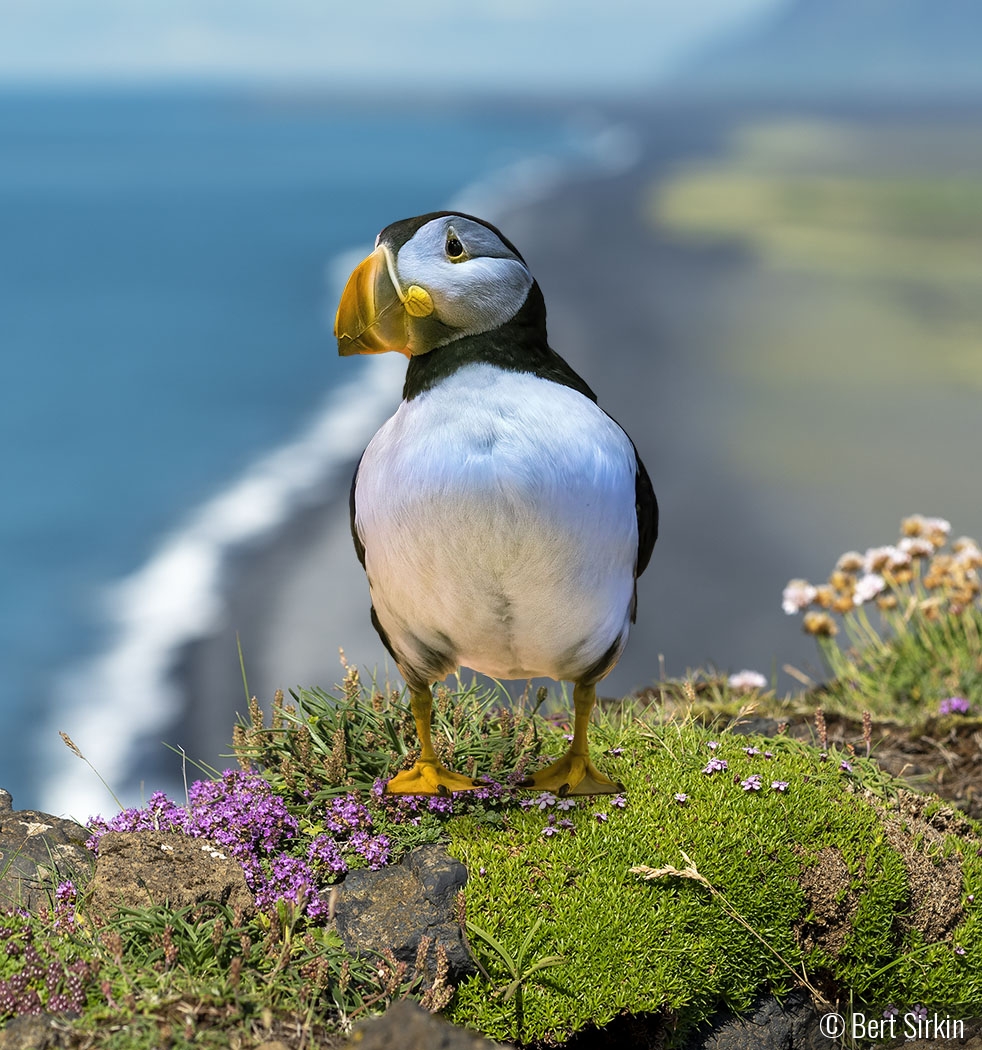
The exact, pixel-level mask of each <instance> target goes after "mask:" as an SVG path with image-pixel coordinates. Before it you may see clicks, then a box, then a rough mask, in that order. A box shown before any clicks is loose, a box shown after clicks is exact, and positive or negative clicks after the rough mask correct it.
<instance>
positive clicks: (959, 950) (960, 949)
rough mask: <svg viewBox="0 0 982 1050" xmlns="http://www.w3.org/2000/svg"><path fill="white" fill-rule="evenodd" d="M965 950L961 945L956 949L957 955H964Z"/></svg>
mask: <svg viewBox="0 0 982 1050" xmlns="http://www.w3.org/2000/svg"><path fill="white" fill-rule="evenodd" d="M964 954H965V949H964V948H963V947H962V946H961V945H960V944H959V945H957V946H956V948H955V955H964Z"/></svg>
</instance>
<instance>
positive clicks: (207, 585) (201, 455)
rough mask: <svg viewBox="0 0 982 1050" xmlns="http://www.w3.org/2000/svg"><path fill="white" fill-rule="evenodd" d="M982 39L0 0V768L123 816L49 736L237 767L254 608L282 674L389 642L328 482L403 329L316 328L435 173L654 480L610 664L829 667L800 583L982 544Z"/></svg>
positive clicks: (853, 10)
mask: <svg viewBox="0 0 982 1050" xmlns="http://www.w3.org/2000/svg"><path fill="white" fill-rule="evenodd" d="M339 7H340V8H343V9H336V8H339ZM980 54H982V8H980V7H979V6H978V4H977V3H975V2H974V0H690V2H689V3H687V4H684V5H679V4H677V3H674V2H671V0H609V2H608V3H605V4H604V5H602V10H601V9H600V7H599V5H595V4H591V3H586V2H576V0H565V2H562V3H561V2H559V0H521V2H518V0H516V2H509V0H495V2H493V3H492V2H490V0H488V2H483V0H481V2H474V3H471V4H469V5H466V9H465V8H463V7H462V5H459V4H453V3H451V2H450V0H421V2H420V3H417V4H415V5H413V6H412V8H411V9H408V8H407V7H406V5H404V4H396V3H393V2H390V0H376V3H374V4H373V5H372V6H371V10H370V13H368V12H365V11H363V10H362V9H360V8H359V7H358V5H324V4H321V3H316V2H314V0H281V2H280V3H278V4H276V5H273V4H267V3H259V2H254V0H235V2H233V0H195V2H191V0H168V2H166V3H165V2H163V0H145V2H138V3H134V2H132V0H87V3H86V4H85V5H78V4H76V3H74V2H72V0H48V2H46V3H45V4H43V5H40V4H37V3H35V2H34V0H0V397H2V399H3V411H2V412H0V441H2V445H0V447H2V451H0V661H2V667H3V672H4V673H3V675H2V677H0V725H2V727H3V730H4V731H3V733H0V786H2V787H4V788H6V789H7V790H9V791H11V792H12V793H13V795H14V798H15V804H16V805H20V806H24V807H27V806H32V807H45V808H48V809H50V810H51V811H54V812H69V813H72V814H73V815H75V816H78V817H85V816H87V815H88V814H89V813H91V812H96V811H106V810H111V808H112V802H111V799H110V797H109V795H108V794H107V793H106V791H105V789H104V788H102V787H101V786H100V785H99V783H98V781H97V780H96V778H95V777H94V775H93V774H92V773H91V772H90V771H89V770H88V769H87V768H86V767H85V766H84V765H83V764H82V763H81V762H79V761H78V759H77V758H76V757H75V756H74V755H72V754H71V753H70V752H69V751H68V750H67V749H65V748H64V747H63V746H62V744H61V741H60V739H59V737H58V733H59V731H64V732H67V733H68V734H69V735H70V736H71V737H72V739H73V740H74V741H75V743H76V744H77V746H78V747H79V748H80V749H81V750H82V752H84V753H85V755H86V757H87V758H89V759H90V760H91V761H92V763H93V765H95V766H96V768H97V769H98V770H99V773H100V774H102V776H103V777H105V778H106V780H108V781H109V782H110V784H111V785H112V786H113V787H114V789H116V790H117V792H118V793H120V794H121V796H122V797H124V799H125V800H126V801H128V802H131V803H132V802H136V801H138V800H139V799H140V798H141V797H142V796H145V795H147V794H149V793H150V791H152V790H155V789H158V788H166V789H169V790H177V789H178V788H179V785H180V783H181V779H182V775H183V774H182V759H181V756H180V754H179V753H178V754H175V752H174V751H173V750H170V749H168V747H165V746H164V744H163V743H162V741H163V742H166V744H167V745H169V747H170V748H175V749H177V750H178V752H179V751H180V749H184V751H186V753H187V756H188V758H189V759H191V760H201V761H204V762H208V763H211V764H213V765H217V766H219V767H221V766H223V765H224V764H226V763H225V762H224V761H223V760H222V758H221V756H222V755H223V754H227V753H228V742H229V739H230V734H231V725H232V723H233V721H234V717H235V712H236V711H238V710H242V709H243V708H244V701H245V692H244V689H243V684H242V680H241V674H240V666H239V655H238V650H237V639H238V641H239V642H240V643H241V646H242V652H243V658H244V665H245V670H246V675H247V678H248V690H249V691H250V692H252V693H255V694H257V695H258V696H259V697H260V699H261V700H263V701H268V700H269V699H270V697H271V695H272V691H273V690H274V689H275V688H278V687H282V688H284V689H287V690H288V689H289V688H290V687H292V686H296V685H304V686H308V685H318V684H319V685H323V686H325V687H330V686H331V685H332V684H333V683H334V682H335V681H337V680H338V678H339V677H340V676H341V674H342V670H341V666H340V664H339V658H338V647H339V646H343V647H344V648H345V651H346V653H347V657H348V658H349V659H350V660H352V661H354V662H357V663H359V664H360V665H361V666H362V667H363V669H364V674H365V676H366V677H367V676H368V675H369V674H370V673H371V672H372V671H373V670H374V669H375V668H377V669H378V674H379V676H380V678H383V679H384V678H385V677H386V676H387V675H391V676H394V669H393V668H391V667H389V666H387V664H386V662H385V654H384V651H383V650H382V649H381V646H380V645H379V644H378V643H377V640H376V639H375V638H374V635H373V632H372V631H371V628H370V626H369V625H368V593H367V585H366V583H365V580H364V577H363V575H362V573H361V569H360V567H359V566H358V564H357V562H356V561H355V558H354V554H353V551H352V550H351V547H350V538H349V537H348V535H347V529H348V526H347V488H348V483H349V479H350V474H351V469H352V467H353V464H354V462H355V461H356V459H357V456H358V455H359V453H360V452H361V449H362V448H363V447H364V445H365V444H366V443H367V441H368V440H369V438H370V437H371V435H372V433H374V431H375V429H376V428H377V427H378V425H379V424H380V423H381V422H382V420H383V419H384V418H385V417H386V416H387V415H388V414H389V413H390V412H391V411H392V409H393V408H394V406H395V404H396V403H397V401H398V398H399V391H400V388H401V379H402V372H403V370H404V364H403V363H402V361H401V359H400V360H399V361H395V360H385V359H372V360H357V361H351V360H346V361H343V362H342V361H340V360H338V358H337V356H336V350H335V346H334V343H333V339H332V336H331V323H332V320H333V311H334V307H335V304H336V301H337V295H338V293H339V291H340V287H341V285H342V282H343V280H344V278H345V276H346V274H347V272H348V271H349V270H350V268H351V266H352V265H353V263H354V262H357V260H358V259H359V258H360V257H361V256H362V255H363V254H364V253H366V252H367V251H368V250H369V249H370V248H371V245H372V242H373V240H374V237H375V234H376V233H377V232H378V230H379V229H381V228H382V227H383V226H385V225H387V224H388V223H389V222H391V221H394V220H395V219H398V218H403V217H406V216H409V215H413V214H418V213H422V212H425V211H429V210H433V209H438V208H444V207H448V206H451V207H457V208H462V209H466V210H469V211H473V212H476V213H477V214H480V215H483V216H484V217H486V218H488V219H491V220H492V221H494V222H497V223H498V224H500V225H501V226H502V228H503V229H504V231H505V233H506V234H507V235H508V236H509V237H510V238H511V239H512V240H513V241H515V242H516V243H517V244H518V246H519V248H520V250H521V251H522V252H523V254H524V255H525V257H526V259H527V260H528V262H529V264H530V266H531V268H532V270H533V272H534V273H535V275H536V276H537V278H538V280H539V283H540V285H541V286H542V288H543V292H544V294H545V297H546V302H547V305H548V308H549V317H550V336H551V342H552V344H553V346H554V347H555V348H556V349H557V350H558V351H559V352H560V353H562V354H563V355H564V356H566V357H567V358H568V359H569V360H570V362H571V363H572V364H573V365H574V367H575V368H577V369H578V370H579V371H581V372H582V374H583V375H584V376H585V378H586V379H587V380H588V382H590V384H591V385H592V386H593V387H594V389H595V390H596V391H597V393H598V394H599V397H600V402H601V404H602V405H603V406H604V407H605V408H606V409H607V410H608V411H609V412H610V413H611V414H612V415H613V416H614V417H615V418H617V419H618V420H619V421H620V422H621V423H622V424H623V425H624V427H625V428H626V429H627V430H628V432H629V433H630V434H631V436H632V437H633V438H634V441H635V443H636V445H637V446H638V448H639V451H640V452H641V455H642V457H643V458H644V460H645V462H646V464H647V466H648V470H649V472H650V474H651V475H652V478H653V480H654V484H655V488H656V491H657V493H658V496H659V501H660V504H661V509H662V531H661V538H660V540H659V544H658V547H657V548H656V551H655V555H654V558H653V561H652V564H651V567H650V568H649V570H648V572H647V573H646V575H645V576H644V578H643V580H642V585H641V588H640V611H639V617H638V624H637V629H636V631H635V633H634V635H633V637H632V641H631V643H630V646H629V648H628V651H627V653H626V654H625V656H624V658H623V660H622V661H621V664H620V665H619V666H618V668H617V669H616V670H615V672H614V673H613V674H612V675H611V676H610V678H609V679H608V680H606V682H605V683H604V685H603V691H604V692H605V693H607V694H608V695H616V694H618V693H620V694H623V693H626V692H628V691H630V690H633V689H636V688H641V687H644V686H646V685H650V684H651V683H652V682H653V681H654V680H655V679H657V678H658V677H660V676H662V675H664V674H671V675H681V674H683V673H685V672H686V670H687V669H694V668H698V667H702V668H706V667H710V666H714V667H716V668H718V669H719V670H721V671H725V672H729V671H737V670H740V669H742V668H752V669H756V670H758V671H761V672H762V673H764V674H765V675H766V676H767V677H768V678H769V679H770V680H771V681H772V682H773V683H774V685H775V686H777V687H778V688H780V689H790V688H793V687H797V686H798V684H799V683H800V681H801V680H802V678H803V677H804V678H807V677H810V678H813V679H820V678H821V676H822V674H823V669H822V667H821V665H820V662H819V660H818V653H817V649H816V648H815V646H814V643H813V641H812V640H811V639H809V638H807V637H805V636H803V635H802V634H801V631H800V626H799V623H798V621H797V618H791V617H786V616H784V614H783V613H782V611H781V590H782V588H783V586H784V584H785V583H786V582H787V580H788V579H789V578H790V577H796V576H805V577H808V578H810V579H813V580H819V581H820V580H822V579H824V577H825V576H826V575H827V573H828V572H829V570H830V569H831V567H832V565H833V563H834V561H835V559H836V558H837V557H838V555H839V554H840V553H842V552H843V551H844V550H846V549H849V548H858V549H859V550H864V549H866V548H867V547H869V546H873V545H876V544H881V543H887V542H891V541H894V540H895V539H896V537H897V529H898V526H899V522H900V518H901V517H902V516H904V515H906V514H909V513H913V512H920V513H925V514H933V515H941V516H943V517H946V518H948V519H949V520H950V521H951V522H952V525H953V533H954V535H959V534H968V535H974V536H975V537H976V538H980V537H982V496H980V469H979V453H980V438H982V412H980V406H982V62H980V61H979V58H978V56H979V55H980ZM787 667H791V668H792V669H793V671H792V672H788V671H787V670H786V668H787ZM519 688H521V683H519ZM189 775H191V776H193V775H194V770H193V769H191V770H190V771H189Z"/></svg>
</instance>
